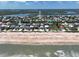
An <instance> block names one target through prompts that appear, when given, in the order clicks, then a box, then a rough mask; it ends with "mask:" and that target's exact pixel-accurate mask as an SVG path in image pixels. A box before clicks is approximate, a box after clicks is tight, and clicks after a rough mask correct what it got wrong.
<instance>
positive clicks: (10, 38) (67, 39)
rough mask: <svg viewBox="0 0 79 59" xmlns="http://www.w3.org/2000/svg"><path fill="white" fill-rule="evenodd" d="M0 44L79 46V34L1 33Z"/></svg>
mask: <svg viewBox="0 0 79 59" xmlns="http://www.w3.org/2000/svg"><path fill="white" fill-rule="evenodd" d="M0 44H24V45H79V33H65V32H58V33H53V32H41V33H40V32H25V33H22V32H1V33H0Z"/></svg>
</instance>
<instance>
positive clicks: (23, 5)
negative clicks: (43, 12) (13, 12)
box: [0, 1, 79, 9]
mask: <svg viewBox="0 0 79 59" xmlns="http://www.w3.org/2000/svg"><path fill="white" fill-rule="evenodd" d="M0 9H79V1H0Z"/></svg>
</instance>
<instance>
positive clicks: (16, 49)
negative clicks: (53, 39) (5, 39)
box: [0, 44, 79, 57]
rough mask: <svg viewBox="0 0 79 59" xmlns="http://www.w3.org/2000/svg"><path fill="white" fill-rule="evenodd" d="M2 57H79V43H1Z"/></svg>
mask: <svg viewBox="0 0 79 59" xmlns="http://www.w3.org/2000/svg"><path fill="white" fill-rule="evenodd" d="M0 56H1V57H79V46H78V45H61V46H58V45H16V44H14V45H12V44H0Z"/></svg>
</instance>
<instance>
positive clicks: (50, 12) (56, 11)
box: [0, 9, 79, 15]
mask: <svg viewBox="0 0 79 59" xmlns="http://www.w3.org/2000/svg"><path fill="white" fill-rule="evenodd" d="M39 11H41V14H43V15H62V14H71V15H73V14H79V9H1V10H0V15H11V14H27V13H28V14H38V12H39Z"/></svg>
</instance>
